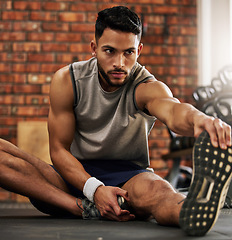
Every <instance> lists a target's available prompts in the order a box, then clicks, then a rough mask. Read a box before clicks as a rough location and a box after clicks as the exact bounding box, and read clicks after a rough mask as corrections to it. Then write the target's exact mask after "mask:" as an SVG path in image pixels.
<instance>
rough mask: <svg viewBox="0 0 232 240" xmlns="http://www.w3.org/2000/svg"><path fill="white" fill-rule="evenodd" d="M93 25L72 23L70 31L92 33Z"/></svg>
mask: <svg viewBox="0 0 232 240" xmlns="http://www.w3.org/2000/svg"><path fill="white" fill-rule="evenodd" d="M94 29H95V26H94V25H93V24H92V23H90V24H88V23H82V24H72V26H71V31H72V32H93V33H94Z"/></svg>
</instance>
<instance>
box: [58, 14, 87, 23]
mask: <svg viewBox="0 0 232 240" xmlns="http://www.w3.org/2000/svg"><path fill="white" fill-rule="evenodd" d="M58 20H59V21H61V22H84V21H85V14H84V13H72V12H62V13H60V14H59V16H58Z"/></svg>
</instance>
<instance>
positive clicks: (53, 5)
mask: <svg viewBox="0 0 232 240" xmlns="http://www.w3.org/2000/svg"><path fill="white" fill-rule="evenodd" d="M42 8H43V9H44V10H46V11H59V10H61V11H66V10H68V8H69V5H68V3H64V2H44V3H43V7H42Z"/></svg>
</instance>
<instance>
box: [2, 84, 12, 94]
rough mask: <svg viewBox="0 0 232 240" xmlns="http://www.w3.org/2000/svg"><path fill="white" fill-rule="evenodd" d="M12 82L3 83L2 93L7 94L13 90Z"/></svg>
mask: <svg viewBox="0 0 232 240" xmlns="http://www.w3.org/2000/svg"><path fill="white" fill-rule="evenodd" d="M12 89H13V88H12V84H1V85H0V93H3V94H7V93H11V92H12Z"/></svg>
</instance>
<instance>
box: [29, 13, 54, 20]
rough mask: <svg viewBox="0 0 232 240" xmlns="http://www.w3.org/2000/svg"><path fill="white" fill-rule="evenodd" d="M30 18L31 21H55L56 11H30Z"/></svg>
mask: <svg viewBox="0 0 232 240" xmlns="http://www.w3.org/2000/svg"><path fill="white" fill-rule="evenodd" d="M30 20H32V21H57V13H56V12H42V11H39V12H35V11H33V12H31V13H30Z"/></svg>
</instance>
